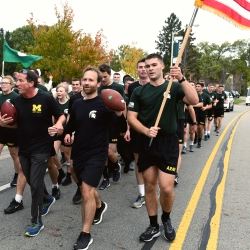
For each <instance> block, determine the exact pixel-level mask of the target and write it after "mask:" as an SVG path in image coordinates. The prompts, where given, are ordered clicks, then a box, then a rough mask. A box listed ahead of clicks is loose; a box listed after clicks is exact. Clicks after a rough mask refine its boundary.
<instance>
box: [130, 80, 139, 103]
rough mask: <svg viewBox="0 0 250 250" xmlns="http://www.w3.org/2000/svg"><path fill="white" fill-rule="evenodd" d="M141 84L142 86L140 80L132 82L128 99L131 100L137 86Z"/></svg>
mask: <svg viewBox="0 0 250 250" xmlns="http://www.w3.org/2000/svg"><path fill="white" fill-rule="evenodd" d="M140 86H142V85H141V84H140V83H139V81H136V82H133V83H131V84H130V85H129V86H128V99H129V100H130V98H131V95H132V93H133V91H134V89H136V88H137V87H140Z"/></svg>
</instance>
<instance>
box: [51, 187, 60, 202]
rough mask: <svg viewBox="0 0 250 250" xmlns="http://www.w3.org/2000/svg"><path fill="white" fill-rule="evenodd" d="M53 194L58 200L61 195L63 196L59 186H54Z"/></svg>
mask: <svg viewBox="0 0 250 250" xmlns="http://www.w3.org/2000/svg"><path fill="white" fill-rule="evenodd" d="M52 196H53V197H54V198H55V199H56V200H58V199H59V198H60V196H61V191H60V189H59V188H57V187H53V188H52Z"/></svg>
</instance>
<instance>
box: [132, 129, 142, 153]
mask: <svg viewBox="0 0 250 250" xmlns="http://www.w3.org/2000/svg"><path fill="white" fill-rule="evenodd" d="M130 138H131V141H130V142H131V147H132V151H133V153H134V154H138V152H139V145H140V143H139V133H138V132H137V131H135V130H133V129H132V128H131V129H130Z"/></svg>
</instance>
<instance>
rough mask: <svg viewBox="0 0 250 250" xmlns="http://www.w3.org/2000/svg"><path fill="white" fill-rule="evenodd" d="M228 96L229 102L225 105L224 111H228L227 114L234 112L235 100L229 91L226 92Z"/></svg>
mask: <svg viewBox="0 0 250 250" xmlns="http://www.w3.org/2000/svg"><path fill="white" fill-rule="evenodd" d="M225 93H226V95H227V99H228V102H227V103H224V110H226V111H227V112H230V110H231V111H233V110H234V98H233V95H232V93H231V92H229V91H225Z"/></svg>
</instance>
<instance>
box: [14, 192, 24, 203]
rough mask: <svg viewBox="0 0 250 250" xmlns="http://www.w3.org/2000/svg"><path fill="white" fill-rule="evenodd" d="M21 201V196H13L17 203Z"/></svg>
mask: <svg viewBox="0 0 250 250" xmlns="http://www.w3.org/2000/svg"><path fill="white" fill-rule="evenodd" d="M22 199H23V196H22V195H20V194H16V196H15V200H16V201H17V202H19V203H20V202H21V201H22Z"/></svg>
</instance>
